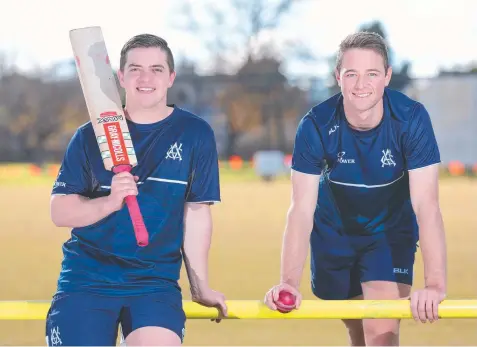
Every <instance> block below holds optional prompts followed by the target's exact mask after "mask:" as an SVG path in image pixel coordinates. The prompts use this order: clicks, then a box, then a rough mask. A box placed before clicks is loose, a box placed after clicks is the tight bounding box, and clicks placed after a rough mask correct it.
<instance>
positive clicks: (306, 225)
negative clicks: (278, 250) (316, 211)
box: [280, 207, 313, 288]
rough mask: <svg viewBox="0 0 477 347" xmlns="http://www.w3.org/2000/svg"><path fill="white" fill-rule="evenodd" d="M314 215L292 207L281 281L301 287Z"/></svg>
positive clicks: (282, 261)
mask: <svg viewBox="0 0 477 347" xmlns="http://www.w3.org/2000/svg"><path fill="white" fill-rule="evenodd" d="M312 228H313V215H312V214H310V213H307V212H302V211H300V210H298V209H296V208H293V207H292V208H291V209H290V211H289V212H288V221H287V226H286V230H285V234H284V237H283V249H282V256H281V275H280V276H281V277H280V282H281V283H287V284H289V285H291V286H293V287H295V288H299V286H300V283H301V278H302V276H303V268H304V266H305V261H306V257H307V255H308V249H309V243H310V233H311V230H312Z"/></svg>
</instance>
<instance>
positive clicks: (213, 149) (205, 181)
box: [187, 127, 220, 203]
mask: <svg viewBox="0 0 477 347" xmlns="http://www.w3.org/2000/svg"><path fill="white" fill-rule="evenodd" d="M187 202H211V203H216V202H220V180H219V160H218V154H217V145H216V142H215V135H214V132H213V130H212V129H211V128H210V127H208V128H207V130H206V131H205V133H204V136H202V139H201V143H200V144H199V146H198V148H197V154H196V157H195V160H194V168H193V171H192V177H191V179H190V187H189V193H188V195H187Z"/></svg>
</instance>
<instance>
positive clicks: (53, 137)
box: [0, 0, 476, 164]
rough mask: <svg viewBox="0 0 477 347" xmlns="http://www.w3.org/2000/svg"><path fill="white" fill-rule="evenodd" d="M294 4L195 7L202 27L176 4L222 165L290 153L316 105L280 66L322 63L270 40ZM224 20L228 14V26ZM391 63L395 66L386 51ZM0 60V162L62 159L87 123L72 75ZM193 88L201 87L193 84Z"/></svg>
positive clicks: (246, 0) (397, 70)
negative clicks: (206, 63) (197, 57)
mask: <svg viewBox="0 0 477 347" xmlns="http://www.w3.org/2000/svg"><path fill="white" fill-rule="evenodd" d="M300 3H301V2H299V1H292V0H277V1H274V2H270V1H266V0H227V1H224V2H221V3H220V4H221V6H216V5H217V2H212V1H210V2H209V3H207V2H206V1H204V2H201V6H205V11H207V13H209V17H210V18H209V19H210V21H209V22H207V23H203V22H201V21H199V20H198V18H196V17H195V13H198V12H197V11H196V10H195V9H194V6H198V5H197V2H192V1H188V2H187V1H186V2H181V3H180V4H179V5H178V6H179V9H178V13H180V14H181V15H182V17H181V19H178V18H177V17H176V18H175V19H174V25H175V26H176V27H178V28H180V29H181V30H187V31H189V32H193V33H194V34H195V35H196V36H197V37H200V38H201V42H202V41H203V43H204V46H205V47H206V48H207V50H208V52H209V53H210V56H211V59H212V60H213V61H214V66H215V69H214V71H212V72H211V74H212V75H213V76H209V77H214V79H213V81H214V82H213V83H215V86H216V87H215V89H214V88H212V87H211V89H214V90H213V92H212V93H211V94H210V95H212V97H211V98H209V99H206V100H205V101H204V100H203V101H202V102H203V103H205V104H208V105H212V106H213V107H214V108H215V109H216V110H218V113H217V115H216V116H213V117H212V118H213V121H212V122H215V119H214V117H216V118H217V119H218V118H219V116H220V117H221V119H222V123H223V127H222V128H221V129H222V130H216V131H219V132H220V131H223V135H224V136H223V141H222V140H221V141H222V142H223V149H222V151H221V157H222V158H224V157H225V158H226V157H229V156H230V155H233V154H237V155H241V156H243V157H245V158H249V157H250V156H251V155H253V153H254V152H255V151H257V150H263V149H278V150H282V151H284V152H288V153H290V152H291V150H292V148H293V140H294V133H295V129H296V124H297V122H298V121H299V119H300V118H301V117H302V115H303V114H304V112H306V111H307V110H308V109H309V107H311V106H312V105H313V104H315V103H318V102H320V101H322V100H316V99H313V98H310V96H309V90H307V88H306V87H302V88H300V87H299V86H296V85H293V84H292V83H291V81H290V80H289V79H288V78H287V77H286V75H285V74H284V73H283V65H284V63H285V62H287V61H290V60H293V59H296V60H298V61H302V62H318V61H320V60H322V59H323V58H322V57H317V56H314V55H313V54H312V53H311V52H310V50H309V49H308V47H307V46H306V45H305V44H304V43H303V42H302V41H300V39H299V38H296V39H293V40H289V41H284V42H281V43H280V44H278V43H277V40H276V38H274V37H273V36H270V35H268V34H269V33H270V32H271V31H273V30H274V29H276V28H278V27H279V26H280V25H281V23H282V20H283V19H284V18H286V16H292V15H293V11H294V8H295V6H297V4H298V5H299V4H300ZM204 4H205V5H204ZM230 13H234V17H235V18H234V20H233V21H232V20H230ZM359 29H360V30H367V31H374V32H377V33H379V34H381V35H382V36H383V37H385V38H386V33H385V31H384V27H383V25H382V23H380V22H373V23H367V24H364V25H363V26H362V27H360V28H359ZM224 33H230V35H228V34H227V35H224ZM265 34H267V35H268V36H267V35H265ZM267 37H268V38H267ZM258 38H261V39H260V40H258ZM336 46H338V43H337V45H336ZM390 56H391V63H393V62H394V52H392V50H391V54H390ZM232 57H233V58H234V59H231V58H232ZM237 57H240V58H241V59H240V62H239V63H238V64H235V65H233V64H232V63H231V61H232V60H233V61H234V62H235V63H236V62H237ZM4 58H5V57H0V161H12V162H34V163H37V164H42V163H44V162H51V161H56V162H57V161H59V160H61V158H62V156H63V153H64V151H65V148H66V145H67V143H68V141H69V140H70V138H71V135H72V134H73V132H74V131H75V129H76V128H77V127H78V126H79V125H81V124H83V123H85V122H88V121H89V118H88V115H87V109H86V104H85V102H84V99H83V94H82V91H81V87H80V84H79V81H78V79H77V77H76V75H74V74H73V75H70V76H69V77H68V78H56V77H55V74H54V71H41V72H39V73H36V74H29V75H26V74H21V73H19V72H17V71H16V70H15V69H14V68H13V67H12V65H11V64H7V63H6V59H4ZM326 59H327V60H328V61H330V62H331V63H332V65H331V66H330V68H331V71H332V70H333V67H334V63H335V61H334V59H335V57H328V58H326ZM475 68H476V67H475V66H473V67H471V68H470V70H469V69H468V70H467V71H468V72H469V71H471V69H475ZM409 70H410V63H409V62H404V63H403V64H401V66H399V67H394V74H393V78H392V82H391V84H392V85H391V87H392V88H395V89H399V90H401V89H403V88H404V87H405V86H406V85H407V84H408V83H409V81H410V77H409ZM443 73H445V74H450V73H451V72H449V71H445V72H443ZM459 73H461V72H459ZM179 74H181V71H179ZM191 76H193V77H194V78H195V79H201V78H204V76H200V75H197V74H195V75H194V74H192V75H191ZM181 77H182V76H181V75H179V76H178V79H177V81H179V80H180V78H181ZM206 77H207V76H206ZM209 80H210V81H212V80H211V79H207V80H206V82H205V83H206V84H210V83H212V82H208V81H209ZM333 80H334V79H333ZM217 81H219V82H217ZM191 86H192V88H196V89H202V88H203V85H197V84H194V83H192V82H191ZM174 88H175V87H173V88H172V90H171V92H173V91H174ZM338 91H339V90H338V89H337V86H336V83H332V84H331V85H330V86H329V90H328V93H327V95H331V94H334V93H336V92H338ZM172 95H173V97H171V99H170V100H169V101H170V102H174V103H177V104H178V105H179V106H182V104H181V103H182V99H181V98H180V96H178V95H177V93H176V94H174V93H172Z"/></svg>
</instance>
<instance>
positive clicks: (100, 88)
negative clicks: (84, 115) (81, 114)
mask: <svg viewBox="0 0 477 347" xmlns="http://www.w3.org/2000/svg"><path fill="white" fill-rule="evenodd" d="M70 42H71V46H72V48H73V54H74V56H75V61H76V70H77V72H78V76H79V80H80V83H81V88H82V90H83V95H84V98H85V101H86V106H87V109H88V113H89V116H90V118H91V124H92V125H93V129H94V133H95V136H96V140H97V143H98V146H99V150H100V152H101V157H102V159H103V164H104V167H105V168H106V170H110V171H112V172H114V173H119V172H124V171H127V172H130V171H131V169H132V168H133V167H134V166H136V165H137V158H136V153H135V151H134V145H133V143H132V140H131V136H130V133H129V129H128V125H127V123H126V117H125V114H124V110H123V108H122V103H121V98H120V96H119V91H118V88H117V85H116V81H115V78H114V74H113V69H112V67H111V64H110V62H109V55H108V52H107V49H106V43H105V41H104V37H103V33H102V30H101V27H99V26H93V27H86V28H78V29H73V30H70ZM125 201H126V204H127V207H128V210H129V214H130V216H131V220H132V223H133V227H134V233H135V236H136V240H137V244H138V246H141V247H144V246H147V244H148V243H149V234H148V232H147V229H146V226H145V225H144V220H143V217H142V214H141V211H140V209H139V205H138V202H137V199H136V196H134V195H130V196H127V197H126V198H125Z"/></svg>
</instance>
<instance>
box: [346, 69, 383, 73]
mask: <svg viewBox="0 0 477 347" xmlns="http://www.w3.org/2000/svg"><path fill="white" fill-rule="evenodd" d="M371 71H375V72H381V71H380V70H378V69H367V70H366V72H371ZM346 72H358V71H357V70H354V69H349V70H346Z"/></svg>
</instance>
